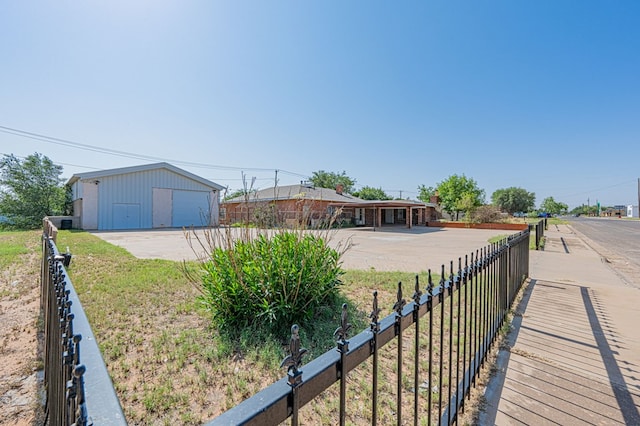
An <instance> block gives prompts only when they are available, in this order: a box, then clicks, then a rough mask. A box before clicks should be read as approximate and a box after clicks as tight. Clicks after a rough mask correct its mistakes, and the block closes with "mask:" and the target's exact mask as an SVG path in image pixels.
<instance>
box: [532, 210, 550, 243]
mask: <svg viewBox="0 0 640 426" xmlns="http://www.w3.org/2000/svg"><path fill="white" fill-rule="evenodd" d="M545 229H549V228H548V225H547V218H544V219H542V220H539V221H538V223H536V224H535V225H533V224H532V225H529V230H530V231H531V230H533V231H535V241H536V250H540V245H541V243H542V239H543V238H544V231H545Z"/></svg>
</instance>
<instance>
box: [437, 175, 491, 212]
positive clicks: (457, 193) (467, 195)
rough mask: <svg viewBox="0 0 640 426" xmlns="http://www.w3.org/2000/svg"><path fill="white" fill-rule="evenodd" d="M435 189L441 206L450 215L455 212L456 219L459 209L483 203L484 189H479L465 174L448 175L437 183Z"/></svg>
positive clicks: (462, 209)
mask: <svg viewBox="0 0 640 426" xmlns="http://www.w3.org/2000/svg"><path fill="white" fill-rule="evenodd" d="M437 190H438V196H439V197H440V204H441V205H442V208H443V209H444V210H445V211H447V212H448V213H449V214H451V215H453V213H455V214H456V220H457V219H458V215H459V213H460V212H461V211H464V210H466V211H469V209H470V208H471V207H478V206H481V205H482V204H484V189H480V188H479V187H478V184H477V183H476V181H475V180H473V179H471V178H468V177H466V176H465V175H462V176H458V175H451V176H449V177H448V178H447V179H445V180H443V181H442V182H439V183H438V187H437Z"/></svg>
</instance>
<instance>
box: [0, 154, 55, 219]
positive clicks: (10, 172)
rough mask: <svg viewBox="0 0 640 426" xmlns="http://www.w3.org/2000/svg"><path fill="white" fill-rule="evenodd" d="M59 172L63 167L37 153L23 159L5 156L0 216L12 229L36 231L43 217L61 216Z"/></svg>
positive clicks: (0, 169)
mask: <svg viewBox="0 0 640 426" xmlns="http://www.w3.org/2000/svg"><path fill="white" fill-rule="evenodd" d="M61 173H62V166H59V165H57V164H54V163H53V162H52V161H51V160H50V159H49V158H47V157H46V156H45V155H42V154H39V153H35V154H33V155H29V156H28V157H26V158H25V159H24V160H20V159H19V158H17V157H16V156H14V155H13V154H11V155H5V156H4V157H3V158H2V159H1V160H0V214H1V215H4V216H6V217H7V219H8V220H9V223H10V224H11V226H13V227H16V228H21V229H35V228H38V227H40V226H42V219H43V218H44V217H45V216H52V215H59V214H62V213H64V211H65V202H66V197H67V193H66V190H65V188H64V187H63V185H62V179H61V177H60V174H61Z"/></svg>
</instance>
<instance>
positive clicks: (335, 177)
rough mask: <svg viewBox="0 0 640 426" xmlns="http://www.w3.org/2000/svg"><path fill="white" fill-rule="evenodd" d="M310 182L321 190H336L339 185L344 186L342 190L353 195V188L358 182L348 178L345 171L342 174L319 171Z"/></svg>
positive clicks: (314, 173) (312, 176)
mask: <svg viewBox="0 0 640 426" xmlns="http://www.w3.org/2000/svg"><path fill="white" fill-rule="evenodd" d="M309 180H310V181H311V183H312V184H313V185H314V186H317V187H319V188H332V189H335V188H336V187H337V186H338V185H342V190H343V191H344V192H347V193H349V194H351V192H352V191H353V186H354V185H355V184H356V180H355V179H352V178H350V177H349V176H347V173H346V172H345V171H342V173H335V172H325V171H324V170H318V171H316V172H313V174H312V175H311V178H310V179H309Z"/></svg>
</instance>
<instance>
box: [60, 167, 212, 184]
mask: <svg viewBox="0 0 640 426" xmlns="http://www.w3.org/2000/svg"><path fill="white" fill-rule="evenodd" d="M157 169H166V170H169V171H171V172H174V173H177V174H179V175H182V176H184V177H186V178H188V179H192V180H195V181H196V182H199V183H201V184H203V185H205V186H208V187H210V188H212V189H215V190H218V191H221V190H222V189H224V186H222V185H219V184H217V183H215V182H212V181H210V180H207V179H205V178H203V177H200V176H198V175H194V174H193V173H190V172H188V171H186V170H182V169H180V168H178V167H176V166H174V165H171V164H169V163H153V164H144V165H141V166H133V167H121V168H118V169H108V170H98V171H95V172H86V173H76V174H74V175H73V176H71V179H69V182H68V184H69V185H71V184H73V183H75V182H76V181H78V180H85V179H97V178H101V177H107V176H115V175H124V174H128V173H137V172H145V171H148V170H157Z"/></svg>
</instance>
